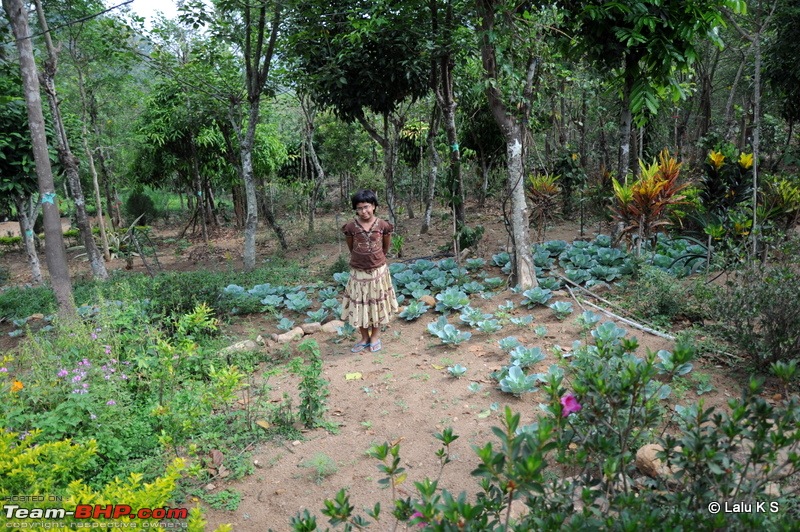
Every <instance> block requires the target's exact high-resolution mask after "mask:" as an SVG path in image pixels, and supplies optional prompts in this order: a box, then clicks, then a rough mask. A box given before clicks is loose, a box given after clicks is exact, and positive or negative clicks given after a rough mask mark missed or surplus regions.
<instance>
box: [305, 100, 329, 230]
mask: <svg viewBox="0 0 800 532" xmlns="http://www.w3.org/2000/svg"><path fill="white" fill-rule="evenodd" d="M312 105H313V103H312V102H311V100H310V99H307V98H305V97H302V96H301V97H300V107H301V108H302V110H303V116H304V117H305V128H304V130H305V142H306V149H307V153H308V158H309V159H310V161H311V167H312V170H311V175H312V177H311V179H312V187H311V196H310V198H309V204H308V231H309V233H313V232H314V224H315V214H316V210H317V202H318V201H319V192H320V189H321V188H322V185H323V184H324V183H325V169H324V168H322V163H321V162H320V160H319V157H317V150H316V149H314V117H315V114H316V111H315V110H314V109H313V108H312Z"/></svg>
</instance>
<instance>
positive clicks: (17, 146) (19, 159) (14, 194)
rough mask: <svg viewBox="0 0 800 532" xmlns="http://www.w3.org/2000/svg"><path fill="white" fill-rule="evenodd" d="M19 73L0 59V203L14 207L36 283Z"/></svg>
mask: <svg viewBox="0 0 800 532" xmlns="http://www.w3.org/2000/svg"><path fill="white" fill-rule="evenodd" d="M29 131H30V130H29V128H28V116H27V111H26V109H25V100H24V99H23V97H22V82H21V80H20V77H19V73H18V72H17V73H15V72H13V71H12V69H11V65H10V64H9V63H5V62H1V63H0V206H3V207H5V208H8V207H9V206H10V205H13V206H14V207H15V208H16V210H17V218H18V220H19V228H20V235H21V236H22V241H23V242H24V244H25V252H26V254H27V256H28V265H29V266H30V269H31V279H32V280H33V282H34V284H40V283H41V282H42V280H43V278H42V268H41V265H40V262H39V254H38V252H37V251H36V244H35V241H34V239H35V235H34V231H33V222H34V220H36V216H37V214H38V212H39V204H38V202H36V201H35V199H37V197H38V195H37V193H36V178H35V177H34V175H35V173H36V167H35V165H34V162H33V147H32V146H31V136H30V133H29Z"/></svg>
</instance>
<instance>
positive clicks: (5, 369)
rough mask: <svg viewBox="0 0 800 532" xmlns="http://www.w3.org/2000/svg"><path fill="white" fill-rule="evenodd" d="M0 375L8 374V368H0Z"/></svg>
mask: <svg viewBox="0 0 800 532" xmlns="http://www.w3.org/2000/svg"><path fill="white" fill-rule="evenodd" d="M0 373H8V368H5V367H3V368H0Z"/></svg>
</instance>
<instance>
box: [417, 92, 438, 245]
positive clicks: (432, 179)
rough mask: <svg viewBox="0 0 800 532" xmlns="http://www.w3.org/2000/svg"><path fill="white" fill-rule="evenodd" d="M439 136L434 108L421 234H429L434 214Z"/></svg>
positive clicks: (430, 129) (430, 126)
mask: <svg viewBox="0 0 800 532" xmlns="http://www.w3.org/2000/svg"><path fill="white" fill-rule="evenodd" d="M438 134H439V113H438V112H437V111H436V108H434V109H433V110H432V111H431V121H430V124H429V127H428V138H427V144H428V154H429V156H430V161H431V163H430V168H429V169H428V187H427V188H428V190H427V193H426V194H425V214H424V215H423V217H422V226H421V227H420V228H419V234H421V235H425V234H428V231H429V230H430V227H431V213H432V212H433V199H434V196H435V194H436V176H437V174H438V173H439V164H440V163H441V161H440V160H439V152H438V151H437V150H436V135H438Z"/></svg>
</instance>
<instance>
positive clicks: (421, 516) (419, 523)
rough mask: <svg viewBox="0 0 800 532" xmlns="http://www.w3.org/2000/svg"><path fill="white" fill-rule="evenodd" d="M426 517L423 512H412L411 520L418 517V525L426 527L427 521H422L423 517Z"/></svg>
mask: <svg viewBox="0 0 800 532" xmlns="http://www.w3.org/2000/svg"><path fill="white" fill-rule="evenodd" d="M424 517H425V516H424V515H422V513H421V512H414V513H413V514H411V517H409V520H410V521H413V520H414V519H418V520H419V522H418V523H417V526H418V527H420V528H424V527H425V521H422V518H424Z"/></svg>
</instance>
